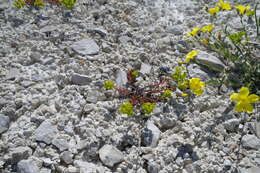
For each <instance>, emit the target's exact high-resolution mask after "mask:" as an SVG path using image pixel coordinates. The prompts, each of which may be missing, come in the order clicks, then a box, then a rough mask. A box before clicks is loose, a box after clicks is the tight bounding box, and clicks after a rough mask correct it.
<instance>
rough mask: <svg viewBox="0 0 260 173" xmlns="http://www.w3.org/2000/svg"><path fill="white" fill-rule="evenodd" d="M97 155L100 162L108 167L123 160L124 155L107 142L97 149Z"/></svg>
mask: <svg viewBox="0 0 260 173" xmlns="http://www.w3.org/2000/svg"><path fill="white" fill-rule="evenodd" d="M99 157H100V159H101V161H102V163H103V164H105V165H106V166H109V167H113V166H114V165H115V164H117V163H120V162H122V161H123V160H124V155H123V153H122V152H121V151H119V150H118V149H117V148H115V147H113V146H111V145H107V144H106V145H104V146H103V147H102V148H101V149H100V150H99Z"/></svg>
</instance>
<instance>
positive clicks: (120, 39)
mask: <svg viewBox="0 0 260 173" xmlns="http://www.w3.org/2000/svg"><path fill="white" fill-rule="evenodd" d="M130 40H131V38H130V37H128V36H125V35H123V36H120V37H119V38H118V41H119V43H121V44H126V43H127V42H129V41H130Z"/></svg>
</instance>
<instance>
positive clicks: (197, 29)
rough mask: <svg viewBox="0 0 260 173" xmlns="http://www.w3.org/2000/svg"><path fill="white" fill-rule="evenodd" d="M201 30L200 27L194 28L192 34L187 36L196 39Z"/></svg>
mask: <svg viewBox="0 0 260 173" xmlns="http://www.w3.org/2000/svg"><path fill="white" fill-rule="evenodd" d="M199 30H200V28H199V27H195V28H193V30H192V31H191V32H189V33H188V34H187V36H189V37H195V36H196V35H197V32H198V31H199Z"/></svg>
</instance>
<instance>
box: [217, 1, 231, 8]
mask: <svg viewBox="0 0 260 173" xmlns="http://www.w3.org/2000/svg"><path fill="white" fill-rule="evenodd" d="M218 6H219V7H220V8H221V9H222V10H231V5H230V3H228V2H224V1H223V0H219V3H218Z"/></svg>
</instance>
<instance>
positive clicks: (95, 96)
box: [86, 90, 106, 103]
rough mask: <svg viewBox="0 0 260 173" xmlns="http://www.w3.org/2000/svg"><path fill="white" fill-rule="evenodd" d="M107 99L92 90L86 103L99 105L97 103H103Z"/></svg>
mask: <svg viewBox="0 0 260 173" xmlns="http://www.w3.org/2000/svg"><path fill="white" fill-rule="evenodd" d="M105 99H106V97H105V95H104V94H102V93H101V92H100V91H97V90H90V91H89V92H88V94H87V97H86V101H87V102H88V103H97V101H101V100H105Z"/></svg>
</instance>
